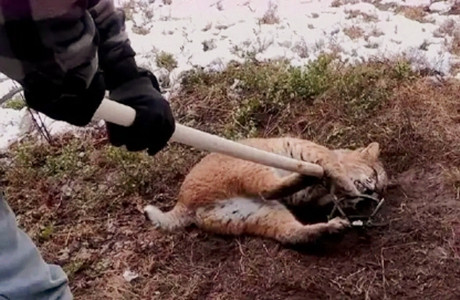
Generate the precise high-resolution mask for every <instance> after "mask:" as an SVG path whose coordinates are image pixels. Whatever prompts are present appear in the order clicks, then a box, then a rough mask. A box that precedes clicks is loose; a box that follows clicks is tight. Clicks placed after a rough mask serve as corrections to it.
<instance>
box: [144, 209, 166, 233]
mask: <svg viewBox="0 0 460 300" xmlns="http://www.w3.org/2000/svg"><path fill="white" fill-rule="evenodd" d="M162 214H163V212H162V211H161V210H159V209H158V208H156V207H155V206H153V205H147V206H145V207H144V216H145V218H146V219H147V220H148V221H150V222H151V223H152V225H153V227H155V229H159V228H160V227H161V223H160V220H159V219H160V217H161V215H162Z"/></svg>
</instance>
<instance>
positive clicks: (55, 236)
mask: <svg viewBox="0 0 460 300" xmlns="http://www.w3.org/2000/svg"><path fill="white" fill-rule="evenodd" d="M459 95H460V85H459V83H458V82H445V83H433V82H432V81H431V80H428V79H424V78H420V79H416V80H415V81H411V82H410V84H404V85H401V86H398V87H396V88H395V89H394V90H392V95H391V96H390V97H389V99H388V101H386V102H385V103H384V104H382V105H380V106H379V108H378V109H377V110H376V111H372V112H370V113H369V114H370V115H366V118H364V119H363V118H355V119H350V118H347V116H348V115H349V114H350V111H347V110H346V109H347V107H346V105H345V104H343V103H340V102H334V101H339V100H334V99H337V98H336V96H335V95H328V94H327V93H326V94H325V95H324V96H323V97H320V98H319V99H318V100H317V101H316V102H315V103H314V104H309V105H308V106H305V105H296V104H295V103H292V104H291V106H290V109H289V112H286V113H285V114H284V115H283V114H281V116H279V117H278V118H277V119H276V122H274V121H273V120H272V119H271V118H267V117H266V116H265V117H263V118H262V121H261V123H260V128H263V130H262V131H259V133H258V135H260V136H270V135H271V136H275V135H278V134H290V135H296V136H302V137H305V138H311V139H314V140H317V141H320V142H322V143H324V144H328V145H337V146H342V145H356V144H360V143H361V144H365V143H367V142H368V141H371V140H377V141H379V142H380V143H381V146H382V148H383V159H384V160H385V163H386V165H387V168H388V171H389V173H390V174H391V176H392V177H393V178H394V179H395V180H396V182H397V184H396V185H395V186H393V187H392V188H391V189H390V190H389V191H388V194H387V195H386V196H385V199H386V204H385V206H384V208H383V210H382V213H381V219H382V220H384V221H385V222H386V223H387V225H386V226H382V227H377V228H372V229H368V230H359V229H352V230H349V231H347V232H345V233H344V234H342V235H340V236H329V237H325V238H324V239H322V240H319V241H318V242H317V243H315V244H312V245H300V246H295V247H286V246H282V245H280V244H278V243H276V242H274V241H270V240H265V239H261V238H256V237H250V236H245V237H236V238H235V237H226V236H217V235H213V234H208V233H205V232H202V231H200V230H198V229H196V228H188V229H186V230H184V231H180V232H176V233H174V234H163V233H160V232H157V231H156V230H154V229H153V228H152V227H151V226H150V224H149V223H148V222H147V221H146V220H145V218H144V216H143V214H142V213H141V209H142V207H143V206H144V205H145V204H147V203H152V202H153V203H155V204H157V205H159V206H161V207H163V208H165V209H166V208H169V207H171V206H172V205H174V202H175V195H176V193H177V190H178V187H179V185H180V182H181V180H182V179H183V177H184V176H185V175H186V173H187V170H188V169H189V168H190V167H191V166H192V165H193V164H194V163H195V162H196V161H197V160H198V159H199V158H200V157H201V156H202V155H203V154H202V153H199V152H197V151H189V149H188V148H185V147H179V146H172V147H170V148H168V149H166V150H165V151H163V152H162V153H160V154H159V155H158V156H157V157H155V158H143V160H142V161H136V160H135V159H133V160H131V161H130V162H129V163H126V164H125V165H123V164H121V165H117V163H116V161H115V162H114V161H113V160H109V159H107V157H109V156H110V155H111V154H110V153H112V152H110V153H109V154H110V155H109V154H108V152H104V151H107V146H106V145H105V144H106V141H105V139H104V137H103V136H102V135H101V134H100V133H97V132H96V133H93V134H91V135H88V136H87V137H85V138H84V139H82V140H77V141H78V145H77V146H76V148H75V149H76V150H75V149H74V150H75V151H76V152H77V153H81V152H85V153H90V154H88V155H83V154H82V155H81V156H78V157H79V158H78V159H77V166H78V168H77V169H74V170H73V172H76V173H75V174H76V175H72V173H70V172H69V173H65V174H64V173H59V172H57V171H53V172H54V173H53V175H49V177H46V176H41V175H40V174H41V173H32V174H29V171H27V170H30V169H34V168H35V169H39V168H42V167H43V166H44V165H49V163H44V161H48V159H49V157H55V156H57V155H60V154H62V153H61V147H60V145H68V144H69V143H71V142H72V141H74V140H75V139H74V138H63V139H60V140H58V141H55V143H56V146H48V147H40V149H35V148H34V150H30V149H29V150H28V151H23V152H25V153H29V154H30V153H31V156H32V157H33V159H31V160H29V162H30V161H31V162H32V163H31V165H28V166H25V167H26V168H27V170H26V169H24V168H21V166H20V164H19V163H18V161H22V162H24V156H27V155H26V154H24V153H23V152H21V151H19V150H18V149H19V148H18V149H16V150H12V153H13V154H11V155H12V158H13V163H12V165H8V166H7V168H3V171H2V172H3V175H5V176H3V178H5V179H4V180H3V182H2V184H3V185H4V186H5V187H6V191H7V195H8V197H9V198H8V199H9V203H10V205H11V206H12V208H13V209H14V211H15V212H16V213H17V215H18V220H19V223H20V224H21V226H22V227H23V228H25V229H26V231H27V232H28V233H29V234H30V235H31V236H32V237H33V239H34V240H35V241H36V243H37V244H38V246H39V247H40V249H41V250H42V253H43V255H44V257H45V259H46V260H47V261H49V262H52V263H57V264H60V265H63V266H64V268H65V270H66V271H67V273H68V274H69V276H70V280H71V281H70V282H71V287H72V290H73V292H74V295H75V297H76V299H292V300H293V299H420V298H423V299H459V298H460V198H459V190H460V175H459V174H460V171H459V168H460V151H459V148H460V104H459V100H458V96H459ZM181 97H183V98H184V100H183V101H185V102H187V101H188V102H187V105H185V104H183V105H182V104H180V103H179V104H180V105H178V104H176V105H175V107H176V108H177V112H178V115H179V118H182V116H181V114H182V115H185V110H184V106H187V110H188V111H189V112H190V110H194V111H195V113H196V114H197V115H198V116H199V117H197V118H196V119H197V123H196V124H195V126H197V127H199V128H202V129H206V130H207V131H211V132H217V133H219V128H220V127H219V126H220V125H219V122H218V121H219V120H221V119H222V118H220V119H215V117H216V114H217V113H218V112H216V113H214V114H213V113H212V112H210V111H209V110H212V109H213V108H216V107H217V106H213V105H210V103H207V102H206V101H210V100H209V99H210V97H205V96H203V95H200V94H198V93H191V92H189V93H187V94H185V95H184V94H182V95H181ZM185 97H187V100H185ZM174 101H176V102H177V101H179V100H178V99H173V103H174ZM194 105H195V106H194ZM344 105H345V106H344ZM200 109H201V111H200ZM219 109H221V110H223V111H225V110H226V109H228V108H225V107H224V108H221V107H219ZM197 111H198V112H197ZM286 114H287V115H286ZM207 116H208V117H207ZM337 128H345V131H342V132H341V133H340V134H339V136H340V139H338V137H337V134H336V135H334V134H332V133H334V132H336V130H337ZM348 128H351V129H350V130H349V131H347V130H346V129H348ZM80 143H81V145H80ZM88 145H91V146H88ZM17 147H20V146H17ZM80 151H81V152H80ZM18 153H19V154H18ZM21 153H22V154H21ZM21 155H22V156H21ZM117 155H120V154H117ZM40 157H41V158H42V159H40ZM78 161H81V162H83V164H81V163H80V164H78ZM124 161H127V160H126V159H125V160H124ZM145 163H147V165H146V164H145ZM136 164H139V165H136ZM91 165H94V166H97V168H96V169H94V170H93V169H91V172H90V171H88V172H89V173H88V174H87V176H86V177H85V176H83V175H82V174H83V173H81V172H83V171H82V170H83V169H85V168H86V167H88V166H91ZM47 168H48V169H46V170H47V171H46V172H49V166H48V167H47ZM55 168H56V167H55ZM142 168H145V169H146V170H147V171H148V174H147V175H145V174H141V175H142V176H138V175H139V174H138V173H136V172H139V171H138V170H136V169H142ZM149 168H151V169H149ZM57 169H58V170H60V169H59V168H57ZM53 170H54V169H53ZM133 170H136V171H133ZM56 172H57V173H56ZM0 174H1V173H0ZM123 174H125V175H126V174H131V175H132V176H131V177H128V179H129V178H135V179H136V180H137V181H135V183H133V184H132V186H133V187H134V190H129V189H127V188H126V185H130V184H131V183H130V181H123V184H124V185H121V184H120V182H121V181H120V180H119V179H120V178H124V177H123V176H122V175H123ZM39 175H40V176H39ZM28 176H31V177H28ZM32 179H33V180H36V182H34V185H33V186H30V181H29V180H32ZM139 180H141V181H142V182H139ZM85 189H88V191H86V190H85ZM300 214H301V212H300ZM49 224H52V225H49ZM128 269H129V270H131V271H133V272H136V273H137V274H138V275H139V276H138V278H136V279H134V280H132V281H131V282H127V281H126V280H124V278H123V276H122V275H123V273H124V272H125V271H126V270H128Z"/></svg>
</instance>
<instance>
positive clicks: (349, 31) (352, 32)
mask: <svg viewBox="0 0 460 300" xmlns="http://www.w3.org/2000/svg"><path fill="white" fill-rule="evenodd" d="M343 33H345V34H346V35H348V36H349V37H350V38H351V39H352V40H355V39H359V38H360V37H362V36H363V35H364V30H362V29H361V28H360V27H358V26H351V27H347V28H344V29H343Z"/></svg>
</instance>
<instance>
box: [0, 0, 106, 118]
mask: <svg viewBox="0 0 460 300" xmlns="http://www.w3.org/2000/svg"><path fill="white" fill-rule="evenodd" d="M80 2H84V1H80ZM80 2H79V1H70V0H61V1H55V2H53V3H52V4H51V3H47V4H46V5H43V4H42V3H40V1H26V0H3V1H0V71H1V72H2V73H5V74H6V75H7V76H8V77H10V78H12V79H14V80H16V81H18V82H19V83H20V84H21V85H22V86H23V88H24V94H25V96H26V102H27V104H28V105H29V106H30V107H32V108H33V109H35V110H37V111H40V112H43V113H44V114H46V115H48V116H50V117H52V118H54V119H57V120H63V121H67V122H69V123H71V124H74V125H78V126H84V125H86V124H87V123H88V122H89V121H90V120H91V117H92V115H93V113H94V111H95V110H96V109H97V107H98V106H99V104H100V102H101V100H102V98H103V96H104V93H105V87H104V84H103V80H102V76H100V75H98V73H97V69H98V64H99V63H98V57H97V49H98V48H97V43H98V36H97V30H96V27H95V25H94V21H93V20H92V17H91V15H90V14H89V13H88V11H87V9H86V7H84V6H82V5H79V3H80Z"/></svg>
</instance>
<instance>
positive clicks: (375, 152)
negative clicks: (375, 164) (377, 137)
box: [361, 142, 380, 160]
mask: <svg viewBox="0 0 460 300" xmlns="http://www.w3.org/2000/svg"><path fill="white" fill-rule="evenodd" d="M361 153H362V154H363V156H364V157H366V158H368V159H373V160H376V159H377V158H378V157H379V155H380V145H379V143H377V142H373V143H370V144H369V145H368V146H367V147H366V148H364V149H362V150H361Z"/></svg>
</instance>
